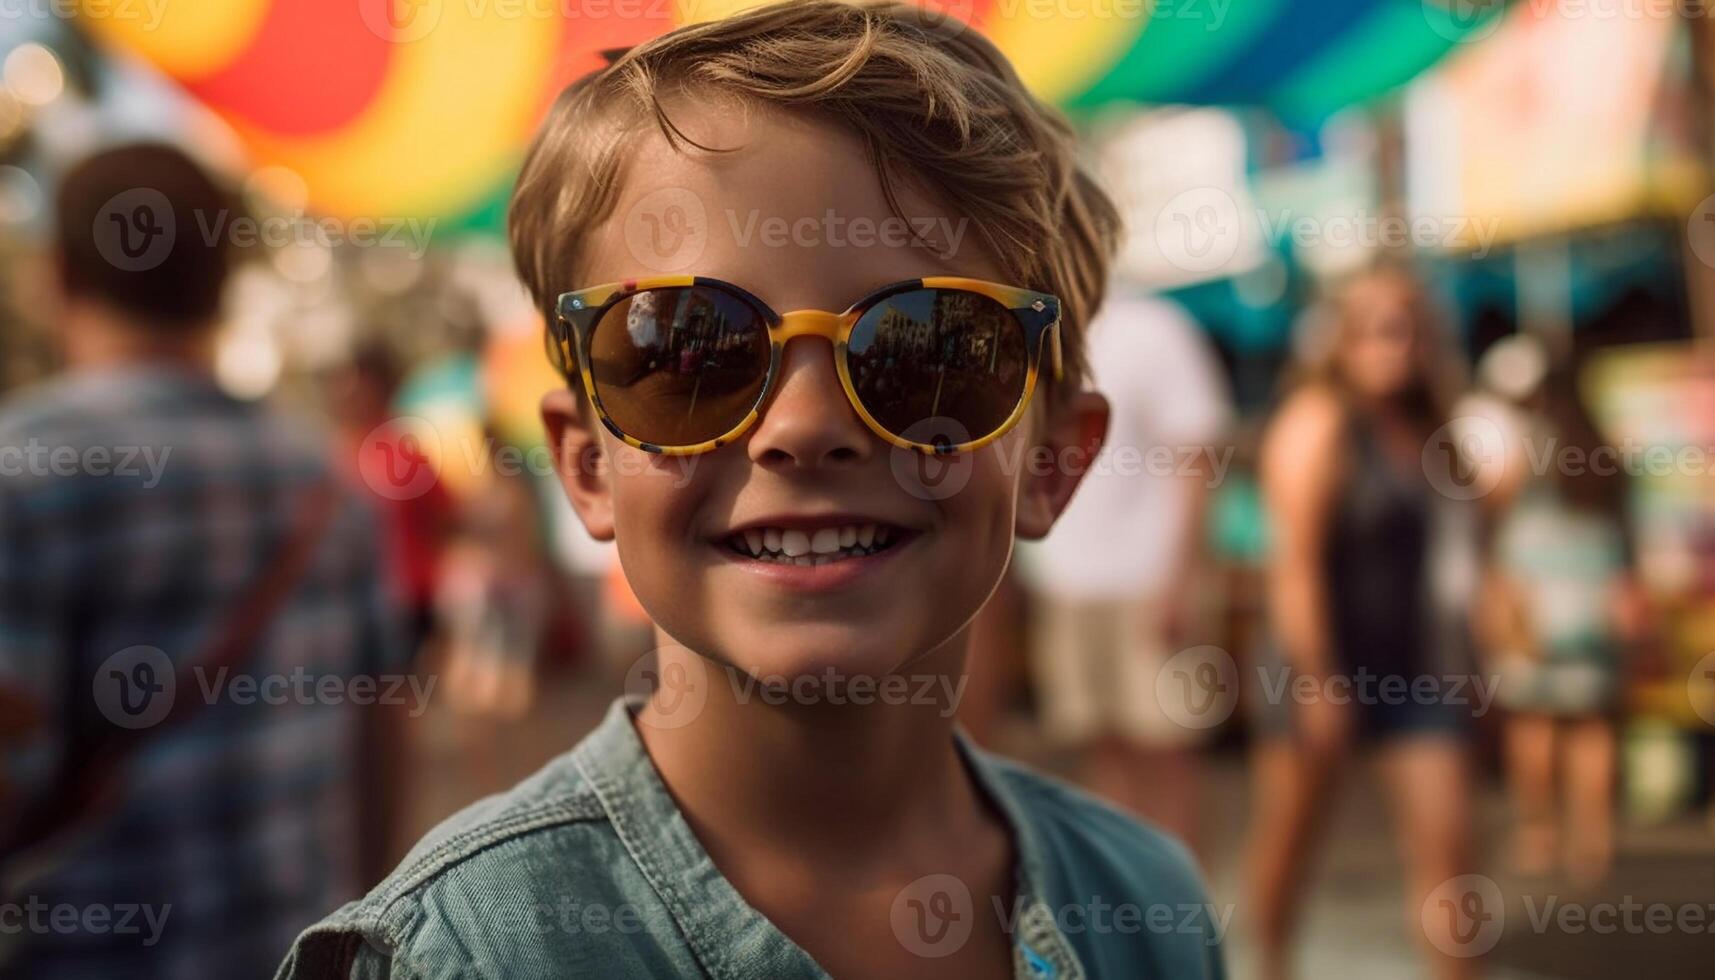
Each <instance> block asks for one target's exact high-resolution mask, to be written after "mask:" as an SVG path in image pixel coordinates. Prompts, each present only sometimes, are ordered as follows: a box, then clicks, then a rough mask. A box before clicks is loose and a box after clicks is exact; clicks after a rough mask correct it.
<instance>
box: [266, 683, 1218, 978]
mask: <svg viewBox="0 0 1715 980" xmlns="http://www.w3.org/2000/svg"><path fill="white" fill-rule="evenodd" d="M638 706H639V705H638V703H637V702H636V701H628V700H626V699H620V700H618V701H616V702H615V703H614V705H613V707H612V709H611V710H610V711H609V712H608V714H607V717H606V719H605V720H604V721H603V722H602V723H601V725H600V726H599V727H598V728H596V730H595V731H594V732H592V733H591V734H590V735H589V736H588V737H587V738H585V739H584V741H583V742H582V743H580V744H579V745H578V746H577V747H576V748H574V749H573V750H572V751H571V752H568V753H566V754H565V755H563V756H560V757H559V758H557V759H555V760H554V761H552V762H550V763H549V764H548V765H547V766H546V767H545V768H543V769H542V770H541V771H540V772H538V773H536V774H535V775H534V776H531V777H530V778H529V779H527V780H526V781H524V782H523V783H521V784H520V785H518V786H517V787H515V788H513V789H512V790H511V791H509V792H507V793H504V794H502V795H500V796H495V797H490V798H488V799H486V800H483V801H481V802H478V803H476V804H475V805H473V806H471V807H469V808H468V809H466V810H464V811H463V812H462V813H459V814H457V815H456V816H454V817H452V818H451V819H449V820H447V821H446V822H445V823H443V824H442V825H441V826H440V827H438V828H436V829H435V830H434V831H433V832H431V833H430V834H429V835H428V836H427V837H426V838H424V839H423V840H422V841H421V842H419V843H418V844H417V846H416V847H415V848H414V849H413V850H412V852H411V853H410V854H409V855H408V856H407V857H406V858H405V860H404V862H403V863H402V864H401V865H400V866H399V868H398V869H397V870H395V871H394V872H393V874H392V875H391V876H389V877H388V879H387V880H386V881H384V882H382V883H381V884H380V885H379V886H377V887H376V889H375V890H374V891H372V892H371V893H370V894H369V895H368V896H367V897H365V898H363V899H361V900H359V901H357V902H353V903H351V904H348V905H346V906H345V907H344V908H341V909H340V910H339V911H337V912H335V913H333V914H332V915H330V916H329V917H328V918H327V919H325V920H323V921H322V922H320V923H318V924H317V925H315V926H312V927H311V928H309V929H308V930H306V931H305V932H304V933H303V934H302V935H301V936H299V937H298V940H297V942H296V943H295V944H294V945H293V947H292V949H291V951H290V952H289V953H288V954H287V957H286V960H285V962H284V963H283V964H281V966H280V970H279V973H278V977H277V980H296V978H305V980H309V978H314V980H323V978H331V977H338V978H346V977H350V978H352V980H372V978H381V977H392V978H412V980H417V978H421V980H443V978H444V980H455V978H456V980H476V978H482V980H490V978H493V980H501V978H504V980H535V978H546V977H602V978H616V977H711V978H717V980H741V978H742V980H750V978H756V977H764V978H799V977H816V978H823V977H826V976H827V973H826V972H825V971H824V970H823V969H822V968H821V967H820V966H818V965H817V963H816V962H815V961H814V960H813V959H811V958H810V956H809V954H807V953H806V952H805V951H804V950H803V949H801V948H800V947H799V946H798V945H797V944H795V943H794V942H793V941H792V940H791V939H790V938H788V937H787V936H786V935H785V934H784V933H782V932H781V931H780V930H779V929H778V928H776V927H775V926H774V924H773V923H771V922H770V921H769V920H768V919H767V918H766V917H765V916H763V915H762V913H760V912H758V911H757V910H756V909H754V908H752V907H751V906H750V905H749V904H747V903H746V902H745V900H744V898H743V897H742V896H740V895H739V893H738V892H737V891H736V890H735V889H734V888H733V886H732V884H731V883H729V882H728V881H727V880H726V878H725V877H723V876H722V875H721V873H720V871H718V870H717V869H716V868H715V865H714V863H713V862H712V861H711V860H710V858H709V856H708V854H707V853H705V852H704V850H703V848H702V845H701V844H699V843H698V842H697V839H696V837H695V836H694V835H693V834H692V832H691V829H690V826H689V825H688V824H687V823H686V821H685V818H684V816H683V814H681V813H680V812H679V810H678V808H677V806H676V805H675V804H674V802H673V799H672V797H671V796H670V795H669V794H668V793H667V790H666V787H665V786H664V784H663V783H662V782H661V778H660V776H659V774H658V773H657V772H656V770H655V766H654V764H653V763H652V762H651V761H650V759H649V756H648V754H647V753H646V752H645V750H644V748H643V744H642V741H641V740H640V739H639V738H638V735H637V732H636V730H635V729H634V728H633V727H632V720H631V715H632V714H633V713H634V712H635V710H636V709H637V707H638ZM959 747H960V750H961V751H962V752H963V753H964V756H965V759H966V760H967V763H968V765H969V766H970V769H971V771H972V772H973V773H974V774H975V775H976V778H977V780H978V781H979V783H980V785H981V786H982V788H983V790H984V791H985V792H987V793H988V795H989V796H990V797H991V798H992V799H993V800H994V801H995V802H996V804H997V805H998V806H999V808H1000V810H1001V811H1002V813H1003V814H1004V815H1005V817H1006V819H1007V821H1008V823H1009V824H1010V825H1011V830H1012V833H1013V837H1014V843H1015V847H1016V852H1017V854H1018V858H1019V861H1018V866H1017V868H1016V869H1015V878H1016V881H1017V886H1018V887H1017V898H1016V905H1015V907H1014V908H1013V909H1009V910H1001V909H994V908H983V907H982V906H981V904H980V902H973V900H972V896H971V895H970V894H969V892H968V890H966V889H964V886H963V885H961V884H959V883H958V881H957V879H954V878H951V876H939V875H930V876H927V877H925V878H923V879H919V881H918V882H916V883H913V885H911V886H909V887H907V888H906V889H905V891H904V892H902V893H901V895H900V896H899V899H898V900H897V901H895V902H894V907H893V914H892V916H891V924H892V926H893V932H894V934H895V936H896V938H898V939H899V941H900V942H901V943H903V944H905V945H906V947H907V948H908V949H911V950H912V951H913V952H918V953H919V954H920V955H924V956H936V955H946V954H947V953H950V952H952V951H954V950H956V949H957V948H958V944H961V943H963V942H964V940H965V938H966V937H968V936H969V934H970V931H971V925H970V923H971V922H972V921H973V916H975V915H988V914H994V915H1001V916H1002V919H1001V921H1002V923H1003V925H1005V926H1006V927H1007V928H1008V930H1009V932H1010V934H1011V935H1012V937H1013V948H1014V955H1013V962H1014V970H1013V973H1014V976H1015V977H1020V978H1035V980H1043V978H1052V980H1077V978H1083V977H1090V978H1106V977H1115V978H1124V980H1141V978H1162V980H1198V978H1209V980H1221V978H1223V977H1224V976H1225V973H1224V969H1223V966H1222V962H1221V949H1220V942H1221V938H1222V936H1223V933H1224V929H1225V926H1226V923H1227V919H1228V916H1227V915H1226V914H1225V913H1224V912H1222V911H1220V910H1217V908H1216V907H1215V906H1213V905H1211V904H1209V902H1208V899H1207V898H1206V897H1205V895H1204V891H1203V887H1202V884H1201V882H1200V880H1199V878H1198V875H1197V872H1196V870H1195V869H1194V867H1193V864H1192V862H1191V860H1190V858H1189V857H1188V855H1187V853H1186V852H1185V850H1184V849H1183V848H1182V847H1181V846H1179V845H1178V844H1176V843H1175V842H1173V841H1171V840H1169V839H1168V838H1166V837H1164V836H1162V835H1161V834H1159V833H1157V832H1155V831H1152V830H1149V829H1146V828H1145V827H1143V826H1141V825H1140V824H1138V823H1136V822H1135V821H1133V820H1131V819H1130V818H1128V817H1125V816H1123V815H1121V814H1120V813H1118V812H1117V811H1115V810H1113V809H1111V808H1109V807H1107V806H1105V805H1103V804H1101V803H1098V802H1096V801H1095V800H1094V799H1091V798H1090V797H1088V796H1085V795H1084V794H1082V793H1080V792H1078V791H1076V790H1074V789H1071V788H1070V787H1067V786H1064V785H1062V784H1060V783H1058V782H1056V781H1053V780H1050V779H1048V778H1046V777H1043V776H1040V775H1037V774H1035V773H1032V772H1029V771H1027V770H1025V769H1023V768H1021V767H1019V766H1017V765H1015V764H1012V763H1009V762H1005V761H1002V760H1000V759H998V758H995V757H993V756H990V755H988V754H986V753H984V752H982V751H980V750H978V749H976V748H974V747H973V746H971V745H970V744H969V743H968V742H966V741H965V740H964V739H963V738H962V737H960V739H959ZM1003 913H1004V914H1003Z"/></svg>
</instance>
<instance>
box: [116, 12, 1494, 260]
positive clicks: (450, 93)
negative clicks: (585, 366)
mask: <svg viewBox="0 0 1715 980" xmlns="http://www.w3.org/2000/svg"><path fill="white" fill-rule="evenodd" d="M85 2H86V3H87V4H88V16H86V17H85V19H84V23H85V24H86V25H87V26H88V28H89V30H90V31H91V32H92V33H93V34H95V35H96V36H97V37H98V38H100V39H101V40H102V41H103V42H105V43H107V44H109V45H111V46H113V47H115V48H119V49H122V50H125V51H128V52H130V53H132V54H135V55H138V56H141V57H142V58H144V59H145V60H147V61H149V62H151V63H153V64H154V65H155V66H157V67H158V68H159V69H160V70H162V71H163V72H165V73H166V74H167V75H169V76H171V77H173V78H175V79H177V80H178V81H179V82H180V83H181V84H183V85H184V87H185V88H186V89H187V90H188V91H189V92H190V93H191V94H193V95H194V96H196V97H197V98H198V99H200V100H201V101H202V102H204V103H205V104H207V105H208V106H210V107H211V108H213V109H214V110H215V111H216V112H218V113H219V114H220V115H221V116H222V117H224V118H225V119H226V120H228V121H229V122H230V123H231V125H232V126H233V127H234V128H235V129H236V131H237V132H238V134H239V135H240V137H241V138H242V139H243V140H244V141H245V143H246V144H247V145H248V146H249V147H250V149H251V151H252V152H253V154H254V155H255V157H256V159H257V161H258V162H259V163H267V164H277V165H281V166H285V167H288V168H291V169H292V170H293V171H295V172H297V174H298V175H299V176H301V177H302V178H303V179H304V181H305V183H306V185H307V186H308V188H309V190H310V196H311V202H312V205H313V206H314V207H315V208H316V209H317V210H319V211H322V212H325V213H329V214H334V215H365V216H387V217H399V218H403V217H407V216H434V217H437V218H440V219H442V220H443V223H442V225H441V228H442V229H443V230H444V229H446V228H447V227H449V225H452V224H464V225H467V226H472V227H494V226H497V224H498V220H497V219H498V216H499V214H500V202H501V201H502V200H503V199H504V195H505V191H506V188H507V185H508V184H509V182H510V179H511V175H512V173H513V171H514V169H515V167H516V166H517V163H518V158H519V155H520V153H521V151H522V149H523V146H524V144H525V142H526V141H527V140H528V138H529V134H530V132H531V130H532V129H533V127H534V126H535V125H536V123H537V121H538V120H539V119H540V117H541V115H542V113H543V111H544V109H545V108H546V106H547V104H548V102H549V101H550V100H551V99H552V97H553V95H554V94H555V93H556V92H558V91H559V89H560V88H561V87H562V86H563V85H564V84H565V83H566V82H567V81H568V80H570V79H571V78H574V77H576V76H578V75H580V74H582V73H584V72H587V71H589V70H590V69H591V68H593V67H595V66H596V65H597V64H598V63H599V56H598V52H600V51H602V50H605V49H609V48H615V47H625V46H629V45H632V44H636V43H638V42H640V41H642V40H645V39H647V38H649V37H652V36H655V35H657V34H659V33H661V32H662V31H665V30H667V29H669V28H671V27H672V26H674V25H675V24H677V23H680V22H683V21H684V20H686V19H688V17H687V14H688V13H689V14H694V16H695V18H696V19H709V18H712V17H718V16H724V15H726V14H728V13H730V12H731V11H733V10H736V9H740V8H743V7H747V6H752V5H754V3H755V2H756V0H356V2H353V0H174V2H173V3H170V4H165V5H162V6H161V9H160V11H159V20H158V21H155V20H145V19H142V18H135V19H128V18H117V17H111V16H102V15H101V12H102V11H106V10H107V9H108V8H109V6H110V5H109V4H108V3H106V2H105V0H85ZM1443 2H1444V3H1446V4H1448V5H1449V8H1448V10H1447V12H1445V13H1444V12H1443V11H1442V9H1441V8H1440V7H1438V6H1437V5H1438V4H1440V3H1443ZM929 3H930V5H932V6H937V7H940V8H943V9H944V11H945V12H946V13H947V14H950V15H951V16H954V17H957V18H958V19H959V20H962V21H964V22H967V23H969V24H972V25H974V26H975V27H976V28H977V29H980V30H982V31H984V32H985V33H987V34H988V35H989V36H990V37H991V38H993V39H994V40H995V42H996V43H997V44H998V45H999V46H1000V47H1001V48H1002V50H1004V51H1005V52H1006V53H1007V54H1008V56H1009V57H1011V58H1012V60H1013V61H1014V63H1015V64H1017V65H1018V66H1019V70H1020V73H1021V74H1022V75H1023V76H1024V77H1025V79H1026V81H1027V82H1028V83H1029V84H1030V85H1031V86H1032V87H1033V88H1034V89H1035V90H1036V91H1037V92H1039V93H1040V94H1042V95H1043V96H1044V97H1045V98H1048V99H1051V100H1053V101H1056V102H1059V103H1061V104H1063V105H1066V106H1067V107H1069V108H1072V109H1082V108H1089V107H1092V106H1096V105H1099V104H1102V103H1106V102H1111V101H1115V100H1128V101H1138V102H1193V103H1245V104H1259V105H1264V106H1267V107H1270V108H1273V109H1275V110H1277V111H1278V112H1280V113H1282V114H1283V115H1286V116H1288V117H1290V118H1292V119H1294V120H1295V121H1299V122H1305V121H1313V120H1315V119H1317V118H1320V117H1321V116H1324V115H1326V114H1328V113H1330V112H1333V111H1335V110H1336V109H1338V108H1340V107H1342V106H1345V105H1348V104H1351V103H1353V102H1357V101H1361V100H1363V99H1366V98H1370V97H1372V96H1374V95H1376V94H1377V93H1380V92H1383V91H1386V90H1388V89H1391V88H1393V87H1395V86H1397V85H1399V84H1401V83H1403V82H1404V81H1406V80H1408V79H1409V78H1411V77H1412V76H1413V75H1415V74H1416V73H1417V72H1419V71H1421V70H1422V69H1424V68H1425V67H1427V66H1428V65H1430V64H1431V63H1433V62H1434V61H1435V60H1436V59H1437V58H1439V57H1440V56H1441V55H1442V54H1444V53H1446V51H1447V50H1448V49H1449V48H1451V47H1452V46H1453V45H1455V44H1456V43H1458V42H1459V41H1460V40H1462V39H1466V38H1469V37H1475V36H1480V35H1481V34H1482V33H1484V32H1485V29H1486V26H1487V24H1488V19H1487V18H1486V17H1485V18H1474V19H1473V18H1462V17H1460V16H1457V12H1458V11H1459V10H1461V9H1467V8H1470V7H1471V6H1472V5H1473V3H1475V5H1476V6H1477V7H1480V8H1487V7H1491V6H1493V4H1491V3H1488V2H1486V0H1242V2H1240V0H929Z"/></svg>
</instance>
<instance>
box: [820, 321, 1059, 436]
mask: <svg viewBox="0 0 1715 980" xmlns="http://www.w3.org/2000/svg"><path fill="white" fill-rule="evenodd" d="M1028 364H1029V358H1028V356H1027V353H1026V349H1025V341H1024V331H1023V329H1022V328H1021V327H1020V326H1019V324H1018V321H1017V320H1016V319H1014V317H1013V315H1012V313H1011V311H1009V310H1008V309H1007V308H1006V307H1004V306H1002V305H1001V304H1000V303H998V302H996V301H995V300H992V299H990V298H988V297H987V296H984V295H982V294H980V293H973V292H966V291H964V290H958V289H914V290H910V291H908V292H903V293H895V294H894V295H892V296H889V297H887V298H886V299H884V300H882V301H881V302H880V303H879V304H877V305H876V306H874V307H873V308H871V309H869V310H868V311H866V312H865V313H864V315H863V317H862V318H861V319H859V320H858V322H857V325H856V326H855V327H854V328H853V329H852V336H851V341H850V342H849V344H848V345H847V350H846V366H847V369H848V370H849V371H850V373H851V379H852V387H853V388H854V389H856V391H857V394H858V398H859V399H860V400H861V401H862V402H863V405H864V408H865V409H866V410H867V411H868V412H869V414H870V415H871V416H872V417H873V418H874V419H875V420H876V421H877V422H879V423H881V425H882V427H883V428H885V429H887V430H888V431H889V432H892V433H894V434H895V435H900V436H905V437H906V438H911V437H913V436H914V435H915V433H913V432H912V431H911V430H912V429H913V427H914V426H917V425H918V423H920V422H923V421H924V420H927V419H933V418H943V419H952V420H953V421H955V422H957V423H958V424H959V425H960V426H962V427H963V428H964V429H965V431H966V432H968V433H969V435H970V438H971V439H981V438H983V437H984V436H987V435H989V434H991V433H993V432H994V431H995V430H997V429H999V428H1000V427H1001V425H1002V424H1003V423H1005V421H1006V420H1007V419H1008V418H1010V417H1011V416H1012V412H1013V409H1015V408H1017V407H1018V403H1019V401H1020V399H1022V398H1023V397H1024V385H1025V375H1026V373H1027V368H1028ZM937 428H939V427H937Z"/></svg>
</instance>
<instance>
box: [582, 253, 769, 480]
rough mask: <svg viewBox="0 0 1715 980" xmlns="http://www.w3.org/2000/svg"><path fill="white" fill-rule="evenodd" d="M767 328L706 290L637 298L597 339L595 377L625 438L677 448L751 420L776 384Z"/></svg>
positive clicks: (748, 309)
mask: <svg viewBox="0 0 1715 980" xmlns="http://www.w3.org/2000/svg"><path fill="white" fill-rule="evenodd" d="M768 359H769V342H768V325H767V323H766V322H765V321H764V319H763V317H762V314H761V313H760V312H758V311H757V310H756V309H754V308H753V307H752V306H751V305H750V304H749V303H746V302H745V301H744V300H742V299H740V298H738V297H736V296H733V295H730V294H728V293H726V292H724V291H722V290H719V289H712V288H709V287H707V286H681V287H670V288H663V289H651V290H646V291H643V292H640V293H635V294H633V295H631V296H628V297H626V298H625V299H622V300H620V301H619V302H618V303H615V304H614V305H613V306H612V307H610V308H609V309H608V310H607V311H606V312H605V313H603V314H602V317H601V319H600V320H599V321H597V323H596V327H595V333H594V335H593V336H592V337H591V338H590V374H591V376H592V377H593V378H594V380H595V390H596V397H597V398H598V399H600V401H601V405H602V409H603V410H604V411H606V413H607V416H608V418H609V419H610V420H611V421H612V422H613V424H614V425H615V426H617V427H618V428H619V430H620V431H621V432H624V433H625V434H626V435H628V436H630V437H632V438H633V439H637V440H639V441H642V442H647V443H651V444H653V445H656V446H662V447H667V448H677V447H685V446H692V445H696V444H699V443H704V442H709V441H712V440H714V439H717V438H719V437H721V436H723V435H725V434H726V433H728V432H731V431H732V430H733V428H734V427H735V426H737V425H738V424H739V423H740V422H742V421H744V417H745V416H746V415H747V414H749V413H750V410H751V409H752V408H754V407H755V406H756V403H757V400H758V399H759V398H760V397H761V395H762V388H763V385H764V383H765V382H766V381H767V377H768Z"/></svg>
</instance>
